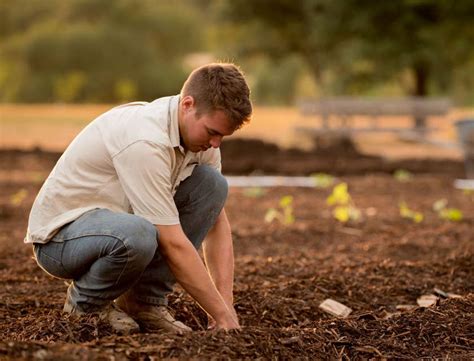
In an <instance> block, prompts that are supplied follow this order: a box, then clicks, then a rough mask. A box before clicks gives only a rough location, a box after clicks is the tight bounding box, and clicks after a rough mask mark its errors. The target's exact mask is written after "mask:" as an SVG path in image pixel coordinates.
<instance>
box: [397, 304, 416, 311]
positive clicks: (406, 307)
mask: <svg viewBox="0 0 474 361" xmlns="http://www.w3.org/2000/svg"><path fill="white" fill-rule="evenodd" d="M395 308H396V309H397V310H399V311H411V310H413V309H415V308H416V306H415V305H397V306H396V307H395Z"/></svg>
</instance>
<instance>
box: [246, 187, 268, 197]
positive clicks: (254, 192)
mask: <svg viewBox="0 0 474 361" xmlns="http://www.w3.org/2000/svg"><path fill="white" fill-rule="evenodd" d="M265 193H266V190H264V189H263V188H262V187H250V188H245V189H244V190H243V194H244V196H246V197H249V198H260V197H263V196H264V195H265Z"/></svg>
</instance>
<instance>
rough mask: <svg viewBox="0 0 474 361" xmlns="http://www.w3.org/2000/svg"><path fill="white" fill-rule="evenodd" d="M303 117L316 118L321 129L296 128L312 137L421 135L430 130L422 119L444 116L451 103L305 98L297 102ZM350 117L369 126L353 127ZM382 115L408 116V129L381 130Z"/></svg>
mask: <svg viewBox="0 0 474 361" xmlns="http://www.w3.org/2000/svg"><path fill="white" fill-rule="evenodd" d="M298 107H299V110H300V112H301V114H303V115H304V116H320V117H321V118H322V126H321V127H319V128H318V127H297V130H300V131H304V132H308V131H309V132H310V133H312V134H314V135H318V134H327V133H338V134H348V135H350V134H351V133H357V132H396V133H404V134H408V133H412V134H416V135H418V136H424V135H425V134H426V133H427V132H428V131H429V130H430V129H428V128H427V127H426V119H427V118H428V117H430V116H442V115H446V114H447V113H448V111H449V109H450V107H451V102H450V101H449V99H446V98H422V97H409V98H375V99H361V98H351V97H335V98H321V99H305V100H301V101H300V102H299V103H298ZM354 116H366V117H369V118H370V126H368V127H363V128H361V127H355V126H354V125H353V123H352V120H353V117H354ZM382 116H410V117H412V118H413V126H412V128H411V129H407V128H402V127H384V126H383V124H382V119H380V118H379V117H382Z"/></svg>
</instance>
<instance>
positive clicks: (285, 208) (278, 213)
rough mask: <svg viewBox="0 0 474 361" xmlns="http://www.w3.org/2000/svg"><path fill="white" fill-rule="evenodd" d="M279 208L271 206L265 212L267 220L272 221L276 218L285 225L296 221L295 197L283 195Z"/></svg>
mask: <svg viewBox="0 0 474 361" xmlns="http://www.w3.org/2000/svg"><path fill="white" fill-rule="evenodd" d="M278 208H279V209H276V208H269V209H268V210H267V213H265V222H266V223H272V222H273V221H274V220H275V219H276V220H278V221H280V223H282V224H284V225H286V226H287V225H290V224H292V223H293V222H294V221H295V217H294V215H293V197H292V196H288V195H287V196H283V197H281V198H280V201H279V203H278Z"/></svg>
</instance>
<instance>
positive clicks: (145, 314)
mask: <svg viewBox="0 0 474 361" xmlns="http://www.w3.org/2000/svg"><path fill="white" fill-rule="evenodd" d="M115 304H116V305H117V306H118V307H119V308H120V309H121V310H123V311H124V312H126V313H127V314H129V315H130V316H132V317H133V318H134V319H135V320H136V321H137V322H138V323H139V324H140V326H141V327H142V329H144V330H147V331H158V330H160V331H167V332H173V333H180V334H182V333H185V332H189V331H192V329H191V328H190V327H188V326H186V325H185V324H184V323H182V322H180V321H177V320H175V318H174V317H173V316H172V315H171V313H170V311H169V310H168V307H166V306H164V305H152V304H147V303H141V302H137V301H134V300H131V298H130V297H127V295H123V296H121V297H119V298H118V299H116V300H115Z"/></svg>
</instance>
